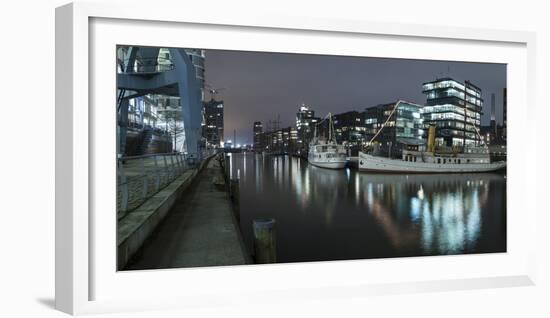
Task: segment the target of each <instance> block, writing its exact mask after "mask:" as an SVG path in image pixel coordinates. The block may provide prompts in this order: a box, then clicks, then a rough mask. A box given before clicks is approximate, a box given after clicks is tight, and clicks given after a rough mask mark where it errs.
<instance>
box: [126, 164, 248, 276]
mask: <svg viewBox="0 0 550 318" xmlns="http://www.w3.org/2000/svg"><path fill="white" fill-rule="evenodd" d="M216 176H221V169H220V166H219V163H218V161H217V160H216V159H212V160H210V161H209V163H208V164H207V166H206V167H204V169H203V170H202V171H201V172H200V173H199V175H198V176H197V178H196V179H195V181H194V183H193V184H191V186H190V187H189V189H188V190H187V191H186V192H185V193H184V194H183V195H182V197H181V198H180V199H179V200H178V201H177V203H176V204H175V205H174V207H173V208H172V210H171V211H170V212H169V213H168V215H167V216H166V218H165V220H164V221H163V222H162V223H161V224H160V225H159V226H158V228H157V229H156V230H155V231H154V232H153V234H152V235H151V237H150V239H149V240H148V242H146V243H145V245H144V247H143V249H142V251H141V253H139V256H137V257H136V258H135V259H134V260H133V261H132V262H130V265H128V266H127V267H126V269H157V268H178V267H198V266H215V265H238V264H245V263H246V260H247V257H246V252H245V248H244V245H243V243H242V239H241V237H240V232H239V227H238V226H237V223H236V221H235V218H234V216H233V211H232V207H231V202H230V200H229V198H228V195H227V193H226V192H225V191H223V189H220V188H219V187H217V186H216V185H215V184H214V182H213V181H214V179H216Z"/></svg>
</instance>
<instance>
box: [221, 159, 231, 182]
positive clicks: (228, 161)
mask: <svg viewBox="0 0 550 318" xmlns="http://www.w3.org/2000/svg"><path fill="white" fill-rule="evenodd" d="M223 158H224V160H223V163H224V164H223V167H224V169H225V171H224V174H223V176H224V178H225V180H227V181H229V179H231V176H230V175H229V172H230V171H231V170H230V169H229V168H230V166H231V157H229V155H228V154H225V155H223Z"/></svg>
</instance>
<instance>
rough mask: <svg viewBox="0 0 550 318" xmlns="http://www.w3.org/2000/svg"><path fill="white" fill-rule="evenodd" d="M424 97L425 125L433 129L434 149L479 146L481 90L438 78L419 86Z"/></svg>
mask: <svg viewBox="0 0 550 318" xmlns="http://www.w3.org/2000/svg"><path fill="white" fill-rule="evenodd" d="M422 88H423V93H424V94H426V97H427V100H426V106H425V107H424V108H423V116H424V123H425V125H431V124H433V125H435V126H436V128H437V129H436V139H435V143H436V145H437V146H449V147H450V146H468V145H477V144H479V143H480V137H479V129H480V120H481V109H482V106H483V99H481V89H480V88H478V87H477V86H475V85H474V84H472V83H471V82H469V81H466V82H464V83H461V82H458V81H456V80H454V79H452V78H441V79H437V80H435V81H432V82H428V83H424V84H423V85H422Z"/></svg>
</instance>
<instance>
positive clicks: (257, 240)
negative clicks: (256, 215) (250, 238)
mask: <svg viewBox="0 0 550 318" xmlns="http://www.w3.org/2000/svg"><path fill="white" fill-rule="evenodd" d="M252 228H253V233H254V258H255V260H256V263H258V264H269V263H275V262H277V245H276V240H275V219H256V220H254V221H252Z"/></svg>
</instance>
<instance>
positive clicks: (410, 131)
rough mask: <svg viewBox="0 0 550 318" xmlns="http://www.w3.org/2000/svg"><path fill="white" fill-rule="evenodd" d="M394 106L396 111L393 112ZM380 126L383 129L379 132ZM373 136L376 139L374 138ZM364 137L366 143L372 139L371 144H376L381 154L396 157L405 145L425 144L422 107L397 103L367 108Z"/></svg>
mask: <svg viewBox="0 0 550 318" xmlns="http://www.w3.org/2000/svg"><path fill="white" fill-rule="evenodd" d="M396 104H397V109H395V111H393V109H394V108H395V107H396ZM392 111H393V113H392ZM386 121H387V123H386V125H385V126H384V123H385V122H386ZM382 126H384V128H383V129H382V130H380V129H381V128H382ZM377 133H378V135H377ZM375 136H376V138H374V137H375ZM365 137H366V138H365V141H366V143H369V142H370V141H371V139H373V138H374V140H372V142H373V143H375V142H376V143H377V144H378V145H379V146H380V150H381V151H382V152H383V153H385V154H389V153H390V152H391V153H392V155H398V154H399V152H400V151H401V149H402V148H403V145H405V144H413V145H419V144H423V143H425V129H424V117H423V116H422V105H417V104H414V103H409V102H405V101H397V102H395V103H390V104H381V105H377V106H374V107H369V108H367V109H366V110H365Z"/></svg>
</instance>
